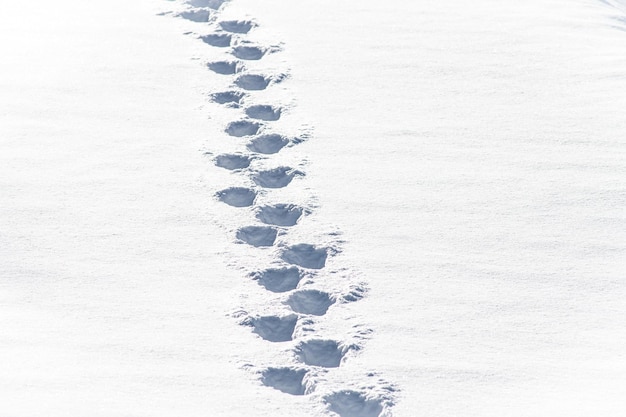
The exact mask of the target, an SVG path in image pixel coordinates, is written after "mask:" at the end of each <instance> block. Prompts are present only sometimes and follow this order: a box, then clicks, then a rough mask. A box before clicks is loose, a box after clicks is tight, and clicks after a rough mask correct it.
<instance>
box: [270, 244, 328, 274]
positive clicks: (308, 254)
mask: <svg viewBox="0 0 626 417" xmlns="http://www.w3.org/2000/svg"><path fill="white" fill-rule="evenodd" d="M281 257H282V259H283V260H284V261H285V262H287V263H290V264H292V265H298V266H301V267H303V268H310V269H322V268H324V266H326V258H327V257H328V251H327V249H326V248H317V247H315V246H313V245H309V244H307V243H300V244H297V245H293V246H288V247H287V248H286V249H285V250H284V251H283V253H282V254H281Z"/></svg>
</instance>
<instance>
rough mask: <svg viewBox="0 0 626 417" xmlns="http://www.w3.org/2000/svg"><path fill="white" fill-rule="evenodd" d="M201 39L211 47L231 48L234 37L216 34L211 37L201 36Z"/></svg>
mask: <svg viewBox="0 0 626 417" xmlns="http://www.w3.org/2000/svg"><path fill="white" fill-rule="evenodd" d="M200 39H202V41H203V42H204V43H206V44H209V45H211V46H215V47H218V48H226V47H228V46H230V41H231V40H232V36H231V35H229V34H225V33H214V34H211V35H204V36H200Z"/></svg>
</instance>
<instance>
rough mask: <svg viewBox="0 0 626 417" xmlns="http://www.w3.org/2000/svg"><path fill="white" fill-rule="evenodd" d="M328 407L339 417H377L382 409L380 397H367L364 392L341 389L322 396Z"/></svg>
mask: <svg viewBox="0 0 626 417" xmlns="http://www.w3.org/2000/svg"><path fill="white" fill-rule="evenodd" d="M324 402H325V403H326V404H327V405H328V409H329V410H330V411H332V412H335V413H337V414H339V416H340V417H379V416H380V414H381V413H382V411H383V402H382V401H381V400H380V399H376V398H368V397H367V396H366V395H365V394H363V393H360V392H357V391H352V390H343V391H338V392H335V393H332V394H330V395H327V396H326V397H324Z"/></svg>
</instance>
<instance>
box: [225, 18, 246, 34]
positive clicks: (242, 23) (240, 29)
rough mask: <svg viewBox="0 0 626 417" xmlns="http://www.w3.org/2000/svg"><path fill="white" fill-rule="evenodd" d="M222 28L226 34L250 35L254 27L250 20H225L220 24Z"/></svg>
mask: <svg viewBox="0 0 626 417" xmlns="http://www.w3.org/2000/svg"><path fill="white" fill-rule="evenodd" d="M220 27H221V28H222V29H223V30H225V31H226V32H232V33H248V32H250V30H251V29H252V28H253V27H254V23H252V22H251V21H249V20H225V21H223V22H220Z"/></svg>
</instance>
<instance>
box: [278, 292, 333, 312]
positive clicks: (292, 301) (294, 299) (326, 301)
mask: <svg viewBox="0 0 626 417" xmlns="http://www.w3.org/2000/svg"><path fill="white" fill-rule="evenodd" d="M334 302H335V301H334V300H333V299H332V298H331V297H330V295H329V294H328V293H326V292H323V291H318V290H301V291H296V292H294V293H293V294H291V295H290V296H289V298H288V299H287V301H286V302H285V303H286V304H287V305H288V306H289V307H291V309H292V310H293V311H295V312H296V313H300V314H312V315H314V316H323V315H324V314H326V312H327V311H328V308H329V307H330V306H331V305H333V303H334Z"/></svg>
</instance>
